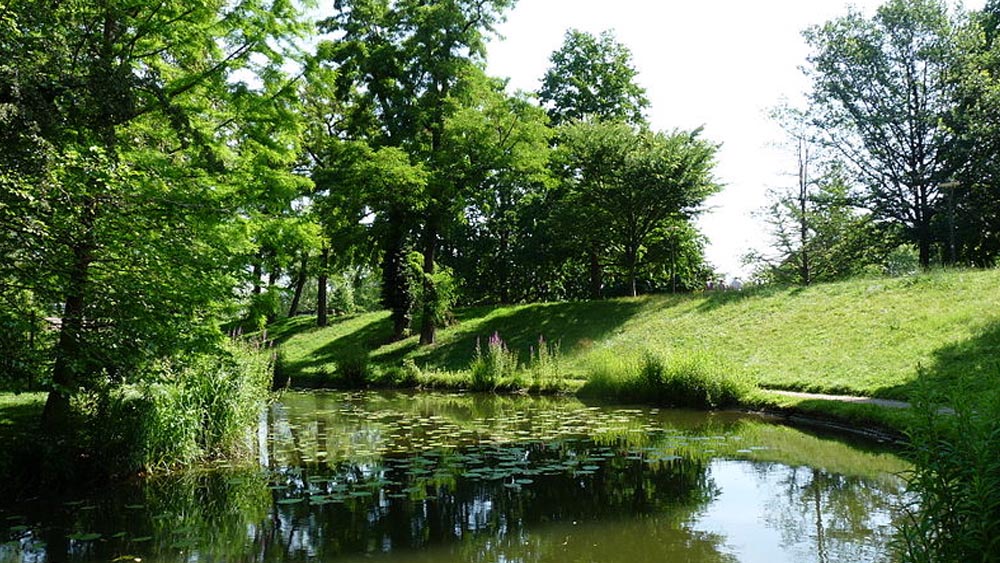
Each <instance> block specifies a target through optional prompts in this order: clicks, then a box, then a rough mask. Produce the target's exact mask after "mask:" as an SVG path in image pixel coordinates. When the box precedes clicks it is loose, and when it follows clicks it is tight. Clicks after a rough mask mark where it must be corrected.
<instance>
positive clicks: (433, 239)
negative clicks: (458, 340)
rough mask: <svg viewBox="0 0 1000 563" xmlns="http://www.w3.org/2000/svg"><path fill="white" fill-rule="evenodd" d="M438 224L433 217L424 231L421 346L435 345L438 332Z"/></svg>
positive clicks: (429, 219)
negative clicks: (436, 273)
mask: <svg viewBox="0 0 1000 563" xmlns="http://www.w3.org/2000/svg"><path fill="white" fill-rule="evenodd" d="M437 236H438V234H437V223H436V221H435V220H434V218H433V217H431V218H428V220H427V225H426V228H425V231H424V252H423V254H424V276H423V277H424V279H423V290H424V311H423V315H421V319H420V344H421V345H424V346H427V345H430V344H434V338H435V336H436V332H437V324H436V319H435V316H436V315H435V308H436V306H437V288H436V287H434V279H433V276H434V258H435V253H436V250H437Z"/></svg>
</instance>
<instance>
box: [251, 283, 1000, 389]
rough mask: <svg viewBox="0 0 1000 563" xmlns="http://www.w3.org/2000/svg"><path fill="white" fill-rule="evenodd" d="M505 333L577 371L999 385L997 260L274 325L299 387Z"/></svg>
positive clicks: (462, 365) (461, 360)
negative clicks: (640, 362)
mask: <svg viewBox="0 0 1000 563" xmlns="http://www.w3.org/2000/svg"><path fill="white" fill-rule="evenodd" d="M494 332H496V333H498V334H499V335H500V336H501V337H502V338H503V339H504V340H505V341H506V342H507V344H508V346H509V347H510V349H511V350H513V351H515V352H517V353H518V354H519V355H520V356H521V359H522V361H526V360H527V358H528V355H529V349H530V348H531V347H532V346H537V342H538V339H539V337H543V338H544V339H546V340H547V341H549V342H558V343H559V344H560V350H561V355H562V358H563V365H564V367H565V369H566V370H567V371H568V372H569V373H570V375H571V377H572V376H576V377H577V378H582V377H584V375H585V373H586V372H587V370H588V366H590V365H592V364H593V362H594V358H596V357H600V356H603V357H607V356H608V355H609V354H611V355H614V356H621V357H626V356H633V357H634V356H636V355H638V354H642V353H644V352H646V351H651V352H655V353H659V354H665V355H668V356H670V355H672V356H674V357H676V356H677V355H678V354H680V355H684V354H688V353H697V354H701V355H708V356H711V357H713V358H716V359H718V360H719V361H721V362H723V363H724V364H725V365H728V366H731V369H733V370H737V371H740V372H741V374H743V375H746V376H748V377H749V378H750V379H751V380H753V381H756V382H757V383H758V384H759V385H761V386H763V387H767V388H774V389H791V390H804V391H813V392H826V393H845V394H863V395H873V396H878V397H886V398H899V399H906V398H909V397H910V396H911V395H912V392H913V390H914V385H915V384H916V383H917V382H918V381H926V382H929V383H931V384H933V385H935V386H937V387H938V388H942V389H943V388H947V387H950V386H953V385H954V384H956V383H958V382H962V383H964V384H967V385H969V387H968V389H969V390H971V391H973V392H975V390H977V389H988V388H995V387H996V385H997V384H998V383H1000V270H987V271H973V270H968V271H964V270H963V271H936V272H931V273H928V274H922V275H918V276H913V277H905V278H891V279H856V280H850V281H846V282H840V283H833V284H824V285H818V286H813V287H809V288H792V289H774V288H763V289H757V290H751V291H744V292H738V293H737V292H730V293H705V294H700V295H687V296H647V297H639V298H634V299H615V300H608V301H601V302H583V303H543V304H532V305H521V306H512V307H489V308H472V309H464V310H461V311H459V312H458V313H457V318H456V322H455V323H454V324H453V325H452V326H450V327H448V328H445V329H442V330H441V331H440V332H439V340H438V343H437V344H436V345H434V346H432V347H419V346H418V344H417V339H416V337H411V338H408V339H406V340H403V341H399V342H394V343H387V340H388V337H389V334H390V324H389V318H388V315H387V314H386V313H372V314H363V315H355V316H349V317H342V318H338V319H334V320H333V321H332V325H331V326H330V327H327V328H324V329H318V328H316V327H315V326H314V321H313V319H312V318H304V317H299V318H295V319H289V320H286V321H283V322H282V323H279V324H278V325H276V326H274V327H272V328H271V329H270V336H271V337H272V338H275V339H276V341H277V342H278V343H279V344H280V346H281V350H282V356H283V362H282V371H283V373H284V374H285V375H287V376H290V377H291V379H292V384H293V385H297V384H305V385H308V384H320V385H321V384H323V382H324V381H330V378H331V377H335V375H336V371H337V361H338V359H339V358H343V357H344V356H345V355H349V354H354V355H356V354H357V353H358V351H359V350H367V351H369V353H370V358H371V361H372V362H373V363H374V364H376V365H377V366H380V367H382V368H388V367H391V366H399V365H401V364H402V362H403V361H404V359H410V360H412V361H413V362H415V363H416V365H418V366H420V367H421V368H422V369H424V370H431V371H438V372H454V371H461V370H465V369H467V368H468V366H469V363H470V361H471V360H472V358H473V355H474V354H475V350H476V345H477V341H479V342H482V343H483V345H485V342H486V339H487V338H488V337H489V336H490V335H491V334H493V333H494Z"/></svg>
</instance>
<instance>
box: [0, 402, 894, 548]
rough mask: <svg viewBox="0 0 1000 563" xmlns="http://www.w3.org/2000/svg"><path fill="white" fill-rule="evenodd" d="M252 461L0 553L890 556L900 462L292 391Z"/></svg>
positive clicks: (742, 420)
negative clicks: (253, 462) (889, 549)
mask: <svg viewBox="0 0 1000 563" xmlns="http://www.w3.org/2000/svg"><path fill="white" fill-rule="evenodd" d="M255 440H256V441H257V442H258V445H259V446H258V450H259V463H257V464H250V465H249V466H241V467H230V466H225V465H219V466H216V467H212V468H210V469H202V470H197V471H187V472H182V473H178V474H172V475H167V476H161V477H157V478H153V479H146V480H142V481H139V482H135V483H131V484H127V485H122V486H119V487H116V488H115V489H114V490H112V491H103V492H101V493H100V494H96V493H95V494H94V495H92V496H87V497H85V498H72V499H59V500H37V501H32V502H30V503H26V504H23V505H19V506H15V507H11V508H7V509H4V510H3V511H2V512H0V533H2V534H4V535H3V536H0V542H3V543H0V561H24V562H34V561H38V562H42V561H46V562H76V561H79V562H83V561H105V562H107V561H143V562H181V561H184V562H202V561H205V562H207V561H383V562H386V563H394V562H425V561H426V562H449V561H455V562H458V561H461V562H524V563H529V562H543V561H552V562H556V561H559V562H561V561H574V562H585V561H594V562H605V563H613V562H617V561H625V562H630V563H635V562H640V561H688V562H699V563H707V562H768V563H775V562H793V561H794V562H796V563H802V562H817V563H827V562H834V561H851V562H856V563H860V562H875V561H887V560H889V557H888V544H889V542H890V540H891V538H892V534H893V530H894V519H895V518H898V517H899V516H898V514H899V510H898V507H899V506H900V505H901V504H902V502H903V501H904V493H903V482H902V480H901V479H900V478H899V477H898V474H899V473H900V472H902V471H905V470H906V469H907V466H906V464H905V463H904V462H903V461H901V460H900V459H899V458H898V457H896V456H895V455H893V454H892V453H891V452H889V451H887V450H886V449H884V448H880V447H879V446H877V445H874V444H867V443H852V442H851V441H849V440H846V439H844V438H842V437H834V436H823V435H820V434H816V433H810V432H806V431H802V430H798V429H795V428H791V427H789V426H786V425H782V424H778V423H776V422H775V421H771V420H768V419H765V418H762V417H757V416H752V415H744V414H739V413H728V412H721V413H704V412H694V411H676V410H659V409H655V408H648V407H634V408H624V407H612V406H588V405H586V404H583V403H581V402H579V401H577V400H575V399H571V398H530V397H506V396H484V395H469V394H449V393H419V394H417V393H402V392H398V393H377V392H355V393H342V392H310V393H294V392H290V393H286V394H284V395H283V397H282V398H281V400H280V401H279V402H277V403H275V404H274V405H272V406H271V407H270V409H269V410H268V412H267V413H266V414H265V415H262V424H261V427H260V429H259V431H258V432H257V435H256V437H255Z"/></svg>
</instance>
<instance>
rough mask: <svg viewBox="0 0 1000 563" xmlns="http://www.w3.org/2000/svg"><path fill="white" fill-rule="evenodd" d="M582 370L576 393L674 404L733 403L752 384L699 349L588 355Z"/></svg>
mask: <svg viewBox="0 0 1000 563" xmlns="http://www.w3.org/2000/svg"><path fill="white" fill-rule="evenodd" d="M587 372H588V377H587V383H586V384H585V385H584V386H583V387H582V388H581V389H580V394H581V395H584V396H592V397H601V398H607V399H615V400H626V401H640V402H653V403H657V404H664V405H671V406H677V407H695V408H721V407H728V406H734V405H738V404H740V403H741V402H742V401H743V400H744V399H745V398H746V397H747V395H748V394H749V392H750V390H751V388H752V386H751V385H750V384H749V383H748V382H747V381H746V380H745V379H744V378H742V377H739V376H738V375H736V374H735V372H734V371H733V370H732V369H731V368H730V367H729V366H727V365H725V364H724V363H723V362H721V361H719V360H718V359H716V358H714V357H711V356H708V355H706V354H703V353H689V354H684V355H680V354H672V355H661V354H656V353H653V352H648V351H647V352H644V353H643V354H641V355H613V354H612V353H611V352H606V353H604V354H598V355H596V356H593V357H592V358H591V359H590V362H589V365H588V369H587Z"/></svg>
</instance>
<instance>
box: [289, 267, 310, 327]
mask: <svg viewBox="0 0 1000 563" xmlns="http://www.w3.org/2000/svg"><path fill="white" fill-rule="evenodd" d="M308 280H309V253H308V252H303V253H302V261H301V262H300V263H299V271H298V274H297V275H296V276H295V293H294V294H293V295H292V304H291V305H289V307H288V316H289V317H294V316H295V315H296V314H298V312H299V302H300V301H302V291H303V290H304V289H305V287H306V281H308Z"/></svg>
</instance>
